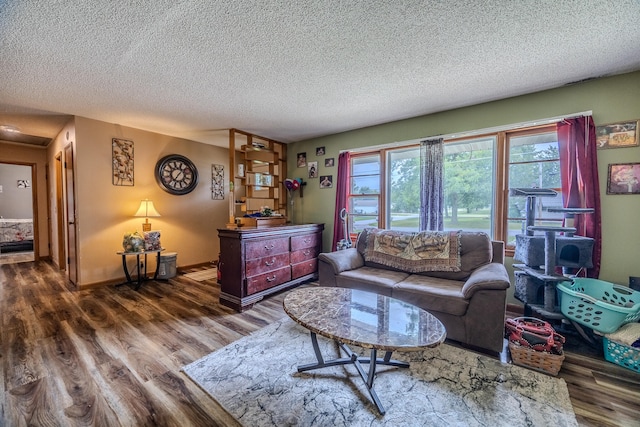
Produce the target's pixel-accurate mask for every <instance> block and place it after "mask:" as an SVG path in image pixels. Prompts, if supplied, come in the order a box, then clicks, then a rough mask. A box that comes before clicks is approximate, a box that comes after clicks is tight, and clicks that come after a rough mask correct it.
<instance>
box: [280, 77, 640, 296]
mask: <svg viewBox="0 0 640 427" xmlns="http://www.w3.org/2000/svg"><path fill="white" fill-rule="evenodd" d="M523 78H525V76H523ZM589 110H591V111H593V119H594V121H595V123H596V125H600V124H605V123H611V122H617V121H623V120H631V119H640V72H634V73H629V74H623V75H620V76H614V77H608V78H602V79H598V80H592V81H588V82H584V83H580V84H575V85H571V86H565V87H562V88H559V89H553V90H547V91H543V92H538V93H533V94H529V95H523V96H518V97H514V98H508V99H503V100H498V101H493V102H489V103H485V104H479V105H474V106H470V107H465V108H460V109H456V110H450V111H445V112H442V113H437V114H430V115H426V116H421V117H415V118H411V119H407V120H401V121H397V122H392V123H387V124H382V125H378V126H372V127H368V128H364V129H358V130H354V131H350V132H344V133H340V134H335V135H330V136H326V137H322V138H316V139H311V140H307V141H302V142H298V143H293V144H289V147H288V159H290V160H289V161H288V175H287V176H289V177H294V178H297V177H305V181H309V184H308V185H307V186H306V187H305V189H304V198H302V199H300V198H299V195H296V196H295V207H294V213H293V215H292V219H293V221H294V222H296V223H302V222H318V223H324V224H325V232H324V235H323V239H324V250H325V251H329V250H331V248H330V246H331V239H332V236H333V224H332V223H333V215H334V206H335V187H334V188H332V189H320V185H319V180H318V179H307V178H306V176H307V174H306V169H302V168H297V167H296V154H297V153H300V152H306V153H307V160H308V161H318V165H319V175H333V176H334V181H335V179H336V175H337V160H338V154H339V152H340V150H347V149H355V148H362V147H367V146H373V145H379V144H388V143H392V142H396V141H404V140H411V139H418V138H423V137H427V136H433V135H439V134H450V133H455V132H462V131H472V130H477V129H484V128H490V127H494V126H501V125H507V124H511V123H519V122H527V121H532V120H536V119H543V118H548V117H556V116H562V115H565V114H572V113H578V112H583V111H589ZM322 146H324V147H325V150H326V155H325V156H324V157H316V155H315V152H316V151H315V149H316V147H322ZM327 157H334V158H335V160H336V166H335V167H333V168H325V167H324V159H325V158H327ZM628 162H640V147H630V148H617V149H608V150H599V151H598V174H599V180H600V192H601V202H602V268H601V271H600V278H601V279H603V280H608V281H611V282H615V283H620V284H625V285H626V284H628V281H629V276H640V261H639V256H640V216H639V215H638V212H639V211H640V195H607V194H606V183H607V169H608V165H609V164H610V163H628ZM290 216H291V215H290ZM511 262H512V260H511V259H508V260H507V265H510V264H511ZM511 293H513V287H512V288H511ZM510 299H511V302H515V300H513V298H512V297H511V298H510Z"/></svg>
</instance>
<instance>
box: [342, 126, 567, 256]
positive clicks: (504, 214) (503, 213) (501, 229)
mask: <svg viewBox="0 0 640 427" xmlns="http://www.w3.org/2000/svg"><path fill="white" fill-rule="evenodd" d="M556 130H557V128H556V125H555V123H551V124H545V125H539V126H531V127H526V128H518V129H510V130H504V131H499V132H487V133H482V134H476V135H473V136H464V137H457V138H449V139H446V140H445V141H444V144H451V143H460V142H465V141H470V140H475V139H480V138H495V144H496V145H495V147H494V156H495V161H494V164H495V170H494V174H495V176H494V185H495V188H494V196H493V197H494V200H493V203H494V211H493V224H492V229H493V236H491V238H492V239H493V240H499V241H503V242H505V255H506V256H510V257H512V256H513V254H514V250H515V247H506V242H508V232H509V228H508V218H509V216H508V213H509V212H508V210H509V206H508V205H509V203H508V202H509V166H510V165H511V162H510V158H509V148H510V144H509V143H510V140H511V139H512V138H516V137H523V136H530V135H536V134H542V133H550V132H556ZM415 147H417V148H419V144H416V143H412V144H407V145H397V146H394V147H383V148H379V149H376V150H367V151H359V152H355V153H352V154H351V162H352V161H353V160H354V158H356V159H357V158H359V157H367V156H372V155H377V156H378V159H379V162H380V173H379V178H380V193H379V194H378V206H379V212H378V227H379V228H385V227H386V224H387V216H388V212H387V210H388V209H389V207H388V206H387V201H388V194H387V193H388V191H389V182H388V176H389V171H387V156H388V153H389V152H391V151H396V150H406V149H410V148H415ZM545 161H548V160H541V161H540V162H545ZM532 163H538V162H532ZM349 168H350V169H349V170H350V171H352V164H351V163H350V164H349ZM350 178H351V177H350ZM348 185H349V188H348V189H347V206H350V200H351V198H352V197H358V196H360V195H353V194H351V180H350V181H349V183H348ZM554 190H556V191H558V192H559V193H561V192H562V190H561V189H559V188H556V189H554ZM363 196H367V197H372V196H375V194H366V195H363ZM350 221H352V218H350ZM350 225H351V227H350V230H352V233H350V234H351V235H352V238H355V237H357V233H354V232H353V224H350Z"/></svg>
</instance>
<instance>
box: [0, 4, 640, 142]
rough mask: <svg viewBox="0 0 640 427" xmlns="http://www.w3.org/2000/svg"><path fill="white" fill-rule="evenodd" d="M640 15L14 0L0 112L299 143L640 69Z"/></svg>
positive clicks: (195, 136) (5, 18)
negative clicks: (232, 132)
mask: <svg viewBox="0 0 640 427" xmlns="http://www.w3.org/2000/svg"><path fill="white" fill-rule="evenodd" d="M639 23H640V0H616V1H597V0H590V1H589V0H587V1H569V0H538V1H513V0H481V1H455V2H454V1H400V0H371V1H330V0H327V1H312V0H306V1H296V0H290V1H286V0H272V1H264V2H260V1H245V0H237V1H229V2H227V1H203V0H201V1H195V0H191V1H189V0H187V1H179V0H170V1H159V0H158V1H142V0H131V1H126V2H125V1H86V0H68V1H0V53H1V55H2V59H1V60H0V125H2V124H11V123H7V122H8V121H10V119H11V117H14V119H15V116H16V115H23V116H24V117H38V116H39V118H40V119H43V118H47V117H49V118H51V117H53V118H58V119H59V118H60V115H79V116H84V117H88V118H92V119H97V120H103V121H106V122H111V123H117V124H120V125H125V126H131V127H135V128H139V129H145V130H150V131H154V132H159V133H164V134H168V135H173V136H178V137H183V138H187V139H191V140H195V141H201V142H206V143H213V144H221V145H226V140H225V138H224V136H225V135H226V133H225V132H224V131H222V130H224V129H228V128H231V127H235V128H239V129H242V130H245V131H249V132H253V133H256V134H259V135H262V136H266V137H269V138H273V139H277V140H281V141H284V142H292V141H298V140H303V139H307V138H310V137H316V136H321V135H327V134H333V133H337V132H342V131H347V130H350V129H356V128H361V127H365V126H370V125H375V124H379V123H384V122H389V121H393V120H398V119H403V118H408V117H414V116H418V115H422V114H428V113H433V112H438V111H443V110H448V109H452V108H457V107H462V106H467V105H472V104H477V103H481V102H486V101H491V100H496V99H501V98H506V97H510V96H515V95H521V94H526V93H531V92H536V91H540V90H544V89H549V88H554V87H558V86H562V85H565V84H567V83H571V82H575V81H579V80H583V79H588V78H593V77H600V76H605V75H613V74H620V73H624V72H629V71H634V70H638V69H640V24H639ZM33 110H39V111H42V112H46V114H38V115H36V116H34V115H33V114H31V115H29V113H25V111H31V112H33ZM23 126H26V125H23ZM58 130H59V129H58ZM23 131H25V132H30V130H29V129H23ZM40 132H41V133H42V132H43V131H40ZM33 134H34V135H37V136H48V137H52V136H55V135H44V134H35V133H33Z"/></svg>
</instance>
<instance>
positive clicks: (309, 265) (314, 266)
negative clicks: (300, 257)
mask: <svg viewBox="0 0 640 427" xmlns="http://www.w3.org/2000/svg"><path fill="white" fill-rule="evenodd" d="M317 271H318V259H317V258H314V259H310V260H308V261H304V262H300V263H298V264H293V265H291V276H292V277H291V278H292V279H297V278H298V277H302V276H306V275H307V274H315V273H316V272H317Z"/></svg>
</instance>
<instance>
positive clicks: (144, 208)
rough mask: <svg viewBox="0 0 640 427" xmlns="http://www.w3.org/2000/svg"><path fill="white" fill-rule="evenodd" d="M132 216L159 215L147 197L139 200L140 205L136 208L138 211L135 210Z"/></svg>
mask: <svg viewBox="0 0 640 427" xmlns="http://www.w3.org/2000/svg"><path fill="white" fill-rule="evenodd" d="M133 216H141V217H152V216H160V214H159V213H158V211H157V210H156V208H155V207H154V206H153V202H152V201H151V200H149V199H144V200H141V201H140V207H139V208H138V212H136V213H135V214H134V215H133Z"/></svg>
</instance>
